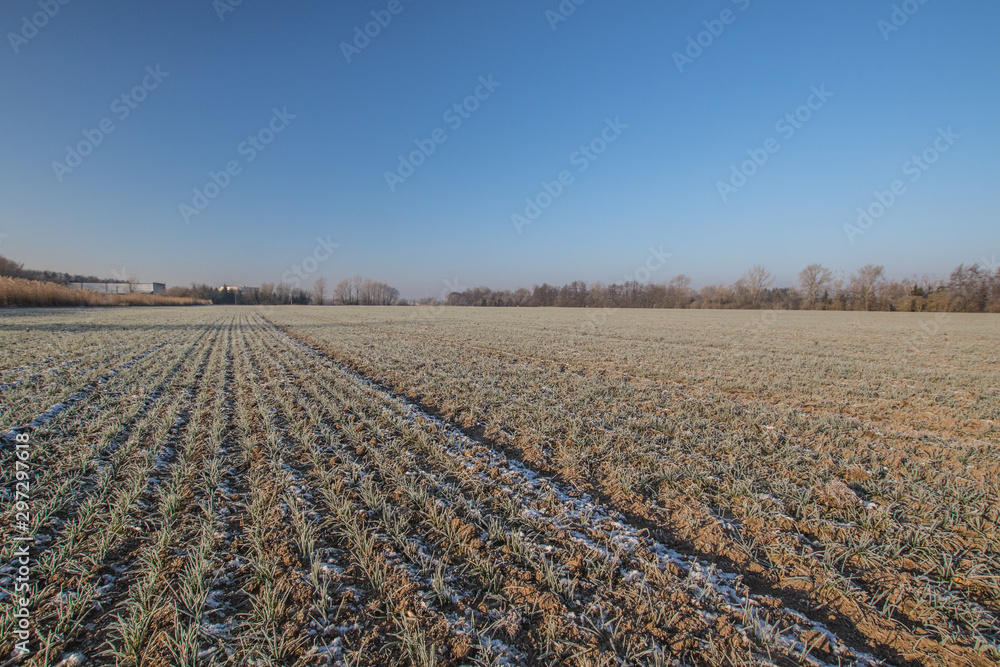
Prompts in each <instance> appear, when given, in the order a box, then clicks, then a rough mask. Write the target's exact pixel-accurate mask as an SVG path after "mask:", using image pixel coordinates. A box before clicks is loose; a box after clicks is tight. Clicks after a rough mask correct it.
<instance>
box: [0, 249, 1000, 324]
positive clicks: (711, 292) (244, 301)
mask: <svg viewBox="0 0 1000 667" xmlns="http://www.w3.org/2000/svg"><path fill="white" fill-rule="evenodd" d="M984 264H986V266H980V265H979V264H972V265H969V266H966V265H964V264H963V265H960V266H959V267H958V268H956V269H955V270H954V271H952V272H951V274H950V275H949V277H948V279H947V280H944V279H941V280H931V279H928V278H926V277H925V278H916V277H914V278H912V279H909V280H887V279H886V277H885V267H884V266H882V265H879V264H868V265H867V266H864V267H862V268H861V269H858V270H857V271H856V272H854V273H853V274H851V275H850V276H847V277H846V278H845V277H844V276H843V275H838V274H837V273H834V272H833V271H832V270H830V269H828V268H826V267H824V266H822V265H821V264H810V265H809V266H807V267H806V268H804V269H803V270H802V271H801V272H800V273H799V282H798V285H796V286H792V287H775V286H774V282H775V279H774V276H772V275H771V273H770V272H768V270H767V269H766V268H764V267H763V266H754V267H753V268H751V269H750V270H748V271H747V272H746V273H744V274H743V276H742V277H741V278H740V279H739V280H737V281H736V282H735V283H733V284H731V285H726V284H721V283H720V284H716V285H708V286H706V287H703V288H701V289H700V290H696V289H694V288H692V287H691V279H690V278H688V277H687V276H685V275H683V274H682V275H679V276H676V277H674V278H673V279H671V280H670V281H669V282H667V283H640V282H638V281H635V280H631V281H625V282H623V283H620V284H619V283H614V284H610V285H606V284H603V283H590V284H587V283H585V282H583V281H580V280H577V281H574V282H571V283H569V284H566V285H561V286H560V285H549V284H548V283H543V284H541V285H534V286H533V287H532V288H531V289H528V288H526V287H521V288H518V289H516V290H494V289H490V288H489V287H473V288H470V289H466V290H463V291H455V292H451V293H450V294H448V295H447V296H446V297H445V299H444V300H443V301H441V300H439V299H434V298H426V299H420V300H418V301H413V302H410V301H407V300H406V299H401V298H400V296H399V290H397V289H396V288H394V287H391V286H389V285H387V284H385V283H382V282H379V281H377V280H372V279H370V278H362V277H361V276H354V277H352V278H348V279H346V280H342V281H340V282H339V283H337V284H336V285H334V287H333V289H332V290H328V288H327V282H326V278H324V277H320V278H317V279H316V280H315V281H314V282H313V284H312V285H311V286H310V287H309V289H304V288H302V287H301V286H300V285H296V284H290V283H287V282H279V283H261V285H260V287H232V286H227V285H223V286H222V287H212V286H210V285H205V284H192V285H191V286H190V287H171V288H169V289H168V290H167V291H166V293H165V296H173V297H186V298H191V299H194V300H198V301H210V302H212V303H215V304H237V305H258V304H260V305H272V304H274V305H278V304H301V305H305V304H323V305H361V306H392V305H400V306H405V305H449V306H480V307H562V308H705V309H718V308H733V309H769V310H770V309H774V310H885V311H910V312H941V311H950V312H968V313H1000V266H996V265H995V262H985V261H984ZM0 276H7V277H11V278H21V279H27V280H36V281H42V282H52V283H57V284H61V285H66V284H68V283H69V282H70V281H81V282H116V281H114V280H107V279H98V278H96V277H94V276H79V275H71V274H68V273H58V272H54V271H36V270H31V269H25V268H24V267H23V265H21V264H18V263H16V262H14V261H12V260H10V259H7V258H6V257H3V256H2V255H0ZM133 280H134V278H133Z"/></svg>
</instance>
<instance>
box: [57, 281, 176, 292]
mask: <svg viewBox="0 0 1000 667" xmlns="http://www.w3.org/2000/svg"><path fill="white" fill-rule="evenodd" d="M69 287H70V289H78V290H90V291H91V292H105V293H107V294H159V293H160V292H163V291H165V290H166V289H167V286H166V284H165V283H120V282H107V283H70V284H69Z"/></svg>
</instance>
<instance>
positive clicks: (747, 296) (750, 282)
mask: <svg viewBox="0 0 1000 667" xmlns="http://www.w3.org/2000/svg"><path fill="white" fill-rule="evenodd" d="M773 284H774V276H772V275H771V274H770V273H769V272H768V270H767V269H765V268H764V267H763V266H761V265H760V264H755V265H754V266H753V268H751V269H750V270H749V271H747V272H746V273H744V274H743V277H742V278H740V279H739V280H737V281H736V292H737V294H738V295H739V300H740V305H741V306H743V307H749V308H760V307H761V305H762V304H763V301H764V293H765V292H767V290H768V289H770V287H771V285H773Z"/></svg>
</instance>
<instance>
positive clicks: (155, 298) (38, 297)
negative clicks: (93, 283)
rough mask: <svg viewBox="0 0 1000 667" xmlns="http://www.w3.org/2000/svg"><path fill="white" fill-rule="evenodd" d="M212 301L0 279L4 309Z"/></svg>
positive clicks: (153, 304)
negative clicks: (8, 307)
mask: <svg viewBox="0 0 1000 667" xmlns="http://www.w3.org/2000/svg"><path fill="white" fill-rule="evenodd" d="M208 303H209V302H208V301H202V300H200V299H192V298H188V297H173V296H159V295H156V294H103V293H101V292H89V291H79V290H72V289H70V288H68V287H65V286H63V285H57V284H56V283H43V282H39V281H37V280H24V279H22V278H8V277H5V276H0V306H15V307H21V308H37V307H42V308H58V307H65V306H195V305H207V304H208Z"/></svg>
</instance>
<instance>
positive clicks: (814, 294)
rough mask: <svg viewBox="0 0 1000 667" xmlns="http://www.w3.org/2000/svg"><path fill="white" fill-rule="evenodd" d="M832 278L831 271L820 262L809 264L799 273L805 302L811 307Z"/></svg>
mask: <svg viewBox="0 0 1000 667" xmlns="http://www.w3.org/2000/svg"><path fill="white" fill-rule="evenodd" d="M832 280H833V272H832V271H830V269H828V268H826V267H825V266H823V265H822V264H810V265H809V266H807V267H806V268H804V269H802V272H801V273H799V284H800V285H801V286H802V292H803V293H804V295H805V299H806V304H807V305H808V306H809V307H810V308H812V307H814V306H815V305H816V302H817V301H819V299H820V297H821V296H822V295H823V292H824V290H825V289H826V287H827V286H828V285H829V284H830V282H831V281H832Z"/></svg>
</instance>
